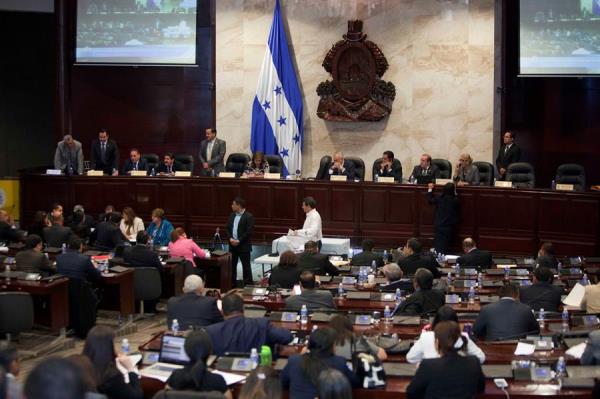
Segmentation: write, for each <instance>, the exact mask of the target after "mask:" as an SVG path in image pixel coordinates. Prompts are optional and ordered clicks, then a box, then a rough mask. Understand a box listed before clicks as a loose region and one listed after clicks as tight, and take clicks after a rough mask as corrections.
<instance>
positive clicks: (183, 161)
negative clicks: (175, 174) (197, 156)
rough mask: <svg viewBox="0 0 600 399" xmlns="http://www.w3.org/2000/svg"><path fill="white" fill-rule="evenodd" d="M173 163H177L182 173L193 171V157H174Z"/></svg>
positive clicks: (183, 155) (181, 155)
mask: <svg viewBox="0 0 600 399" xmlns="http://www.w3.org/2000/svg"><path fill="white" fill-rule="evenodd" d="M175 162H178V163H179V165H180V166H181V168H182V169H183V170H184V171H189V172H193V171H194V157H193V156H191V155H188V154H177V155H175Z"/></svg>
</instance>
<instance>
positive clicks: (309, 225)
mask: <svg viewBox="0 0 600 399" xmlns="http://www.w3.org/2000/svg"><path fill="white" fill-rule="evenodd" d="M316 207H317V201H315V199H314V198H313V197H306V198H304V199H303V200H302V210H303V211H304V213H305V214H306V219H305V220H304V225H303V226H302V229H300V230H295V231H294V230H292V235H295V236H302V237H306V239H307V240H308V241H314V242H316V243H317V245H318V246H319V250H321V247H322V246H323V243H322V242H321V239H322V238H323V228H322V225H323V224H322V222H321V215H319V212H317V210H316Z"/></svg>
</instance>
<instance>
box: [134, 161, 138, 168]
mask: <svg viewBox="0 0 600 399" xmlns="http://www.w3.org/2000/svg"><path fill="white" fill-rule="evenodd" d="M137 164H138V163H137V162H136V163H135V165H134V166H133V170H138V168H137Z"/></svg>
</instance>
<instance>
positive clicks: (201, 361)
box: [167, 330, 232, 399]
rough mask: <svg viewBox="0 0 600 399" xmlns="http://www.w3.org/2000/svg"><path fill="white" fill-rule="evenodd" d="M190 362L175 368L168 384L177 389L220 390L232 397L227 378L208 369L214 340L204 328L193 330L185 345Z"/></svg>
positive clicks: (226, 395)
mask: <svg viewBox="0 0 600 399" xmlns="http://www.w3.org/2000/svg"><path fill="white" fill-rule="evenodd" d="M183 347H184V349H185V353H186V354H187V355H188V357H189V358H190V362H189V363H188V364H187V365H186V366H185V367H184V368H182V369H179V370H175V371H174V372H173V374H171V376H170V377H169V379H168V380H167V386H169V387H170V388H173V389H177V390H184V389H189V390H194V391H219V392H223V394H224V395H225V397H226V398H228V399H231V398H232V396H231V392H230V391H229V390H228V388H227V384H226V383H225V379H224V378H223V377H222V376H220V375H218V374H213V373H211V372H210V371H208V369H207V367H206V359H208V357H209V356H210V355H211V354H212V341H211V340H210V336H209V335H208V334H207V333H206V331H204V330H198V331H192V332H191V333H189V334H188V336H187V337H186V338H185V344H184V345H183Z"/></svg>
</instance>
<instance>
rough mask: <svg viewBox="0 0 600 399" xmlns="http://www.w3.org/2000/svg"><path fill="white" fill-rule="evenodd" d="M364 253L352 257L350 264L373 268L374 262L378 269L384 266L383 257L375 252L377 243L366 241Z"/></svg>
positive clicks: (363, 244)
mask: <svg viewBox="0 0 600 399" xmlns="http://www.w3.org/2000/svg"><path fill="white" fill-rule="evenodd" d="M361 247H362V252H361V253H359V254H356V255H354V256H353V257H352V261H350V264H351V265H353V266H371V265H372V264H373V261H375V265H376V266H377V267H381V266H383V256H381V255H378V254H376V253H374V252H373V248H374V247H375V243H373V240H370V239H365V240H363V242H362V245H361Z"/></svg>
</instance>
